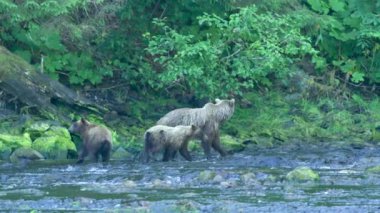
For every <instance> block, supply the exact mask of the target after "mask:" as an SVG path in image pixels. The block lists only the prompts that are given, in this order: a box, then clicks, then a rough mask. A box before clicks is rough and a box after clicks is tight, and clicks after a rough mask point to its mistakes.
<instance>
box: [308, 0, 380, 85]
mask: <svg viewBox="0 0 380 213" xmlns="http://www.w3.org/2000/svg"><path fill="white" fill-rule="evenodd" d="M307 3H308V5H309V6H310V7H311V9H312V10H313V11H315V12H316V13H318V15H316V14H314V13H310V11H304V12H302V13H303V15H304V16H305V18H306V19H305V20H306V21H304V22H303V24H305V25H309V27H310V28H309V29H310V30H309V31H308V32H307V34H308V35H310V36H312V37H314V38H315V44H316V46H317V48H319V49H320V50H321V52H322V53H323V54H324V57H325V59H326V61H327V63H330V64H333V65H334V67H335V68H337V69H338V70H340V71H342V72H343V73H344V74H345V76H348V77H350V80H351V81H352V82H353V83H360V82H363V81H364V80H365V79H368V80H369V82H370V83H379V82H380V72H379V70H380V63H379V59H380V53H379V49H380V43H379V42H380V39H379V38H380V24H379V23H380V19H379V17H378V15H377V14H379V12H380V3H379V2H377V1H361V0H308V1H307Z"/></svg>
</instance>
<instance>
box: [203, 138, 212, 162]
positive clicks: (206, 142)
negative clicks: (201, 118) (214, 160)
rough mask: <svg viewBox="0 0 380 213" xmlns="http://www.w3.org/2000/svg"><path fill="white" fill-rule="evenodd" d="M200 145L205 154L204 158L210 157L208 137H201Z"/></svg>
mask: <svg viewBox="0 0 380 213" xmlns="http://www.w3.org/2000/svg"><path fill="white" fill-rule="evenodd" d="M201 145H202V148H203V152H204V153H205V155H206V158H207V159H211V147H210V139H209V138H207V139H203V140H202V143H201Z"/></svg>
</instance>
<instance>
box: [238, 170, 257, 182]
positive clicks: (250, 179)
mask: <svg viewBox="0 0 380 213" xmlns="http://www.w3.org/2000/svg"><path fill="white" fill-rule="evenodd" d="M255 178H256V175H255V174H253V173H252V172H249V173H246V174H243V175H241V176H240V179H241V181H242V182H243V183H244V184H246V185H247V184H252V183H254V182H256V179H255Z"/></svg>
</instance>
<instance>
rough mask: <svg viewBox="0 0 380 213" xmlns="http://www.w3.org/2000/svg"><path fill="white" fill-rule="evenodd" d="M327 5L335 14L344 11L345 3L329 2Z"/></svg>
mask: <svg viewBox="0 0 380 213" xmlns="http://www.w3.org/2000/svg"><path fill="white" fill-rule="evenodd" d="M329 4H330V7H331V9H332V10H334V11H335V12H341V11H344V9H345V6H346V4H345V2H344V1H342V0H329Z"/></svg>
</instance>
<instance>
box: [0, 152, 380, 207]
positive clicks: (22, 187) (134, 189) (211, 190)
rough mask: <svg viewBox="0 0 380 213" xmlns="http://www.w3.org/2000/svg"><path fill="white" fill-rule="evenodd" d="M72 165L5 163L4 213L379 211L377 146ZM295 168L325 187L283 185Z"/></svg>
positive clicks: (0, 200) (0, 191)
mask: <svg viewBox="0 0 380 213" xmlns="http://www.w3.org/2000/svg"><path fill="white" fill-rule="evenodd" d="M215 156H216V155H215ZM72 163H73V161H70V162H69V161H68V162H60V163H56V164H53V165H52V164H50V163H46V162H39V163H33V164H27V165H21V164H20V165H11V164H8V163H3V164H0V208H1V210H3V211H4V210H5V211H22V210H27V211H30V210H41V211H46V210H52V209H54V210H69V211H81V210H98V211H104V210H108V211H112V210H115V211H118V210H120V211H121V212H125V211H127V212H128V211H131V212H189V211H191V212H253V211H254V212H314V211H315V212H318V211H323V212H340V211H341V212H377V211H380V175H374V174H371V175H367V174H366V173H365V168H366V167H368V166H373V165H380V148H379V147H375V146H368V147H365V148H362V149H354V148H351V147H345V148H341V147H340V146H337V145H335V146H334V145H331V144H316V145H310V144H307V145H297V144H295V145H287V146H282V147H277V148H272V149H267V148H258V147H251V149H249V150H246V151H244V152H241V153H237V154H234V155H232V156H228V157H226V158H223V159H220V158H217V157H215V158H214V159H212V160H209V161H206V160H204V159H203V155H201V154H199V155H197V156H196V160H195V161H193V162H186V161H183V160H180V159H178V160H177V161H174V162H169V163H164V162H153V163H150V164H141V163H136V162H132V161H112V162H111V163H109V164H100V163H98V164H97V163H89V164H84V165H74V164H72ZM297 166H309V167H311V168H312V169H314V170H316V171H317V172H318V173H319V174H320V180H319V181H317V182H306V183H295V182H289V181H287V180H285V175H286V174H287V172H289V171H290V170H292V169H294V168H295V167H297ZM204 171H206V172H204ZM207 172H208V173H209V174H211V176H212V177H211V178H204V179H203V180H202V178H200V177H199V176H200V173H203V174H205V173H207ZM214 176H215V177H214Z"/></svg>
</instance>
